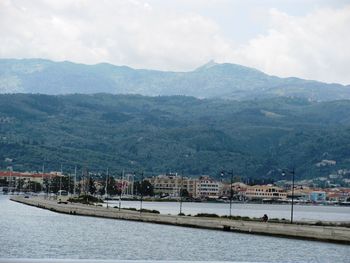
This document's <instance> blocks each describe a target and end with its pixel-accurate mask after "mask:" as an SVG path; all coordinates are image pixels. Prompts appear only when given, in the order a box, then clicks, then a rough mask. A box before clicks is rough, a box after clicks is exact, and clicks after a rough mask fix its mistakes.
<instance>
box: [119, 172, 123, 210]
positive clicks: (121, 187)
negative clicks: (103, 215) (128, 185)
mask: <svg viewBox="0 0 350 263" xmlns="http://www.w3.org/2000/svg"><path fill="white" fill-rule="evenodd" d="M123 174H124V170H123V171H122V172H121V173H120V189H119V211H120V209H121V206H122V191H123V186H124V184H123V177H124V176H123Z"/></svg>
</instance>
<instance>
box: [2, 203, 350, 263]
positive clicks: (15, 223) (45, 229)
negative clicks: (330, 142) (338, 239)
mask: <svg viewBox="0 0 350 263" xmlns="http://www.w3.org/2000/svg"><path fill="white" fill-rule="evenodd" d="M0 208H1V221H0V229H1V231H0V244H1V245H0V257H1V258H70V259H84V258H85V259H115V260H118V259H119V260H127V259H132V260H138V259H139V260H198V261H199V260H204V261H207V260H211V261H214V260H218V261H250V262H252V261H253V262H254V261H256V262H262V261H264V262H281V261H283V262H348V259H349V258H350V250H349V246H345V245H337V244H328V243H322V242H315V241H303V240H294V239H286V238H276V237H267V236H256V235H249V234H239V233H230V232H223V231H213V230H203V229H192V228H184V227H176V226H165V225H157V224H148V223H141V222H129V221H120V220H112V219H101V218H93V217H82V216H71V215H65V214H58V213H53V212H50V211H48V210H42V209H38V208H35V207H31V206H26V205H22V204H19V203H15V202H11V201H9V200H8V199H7V198H6V197H0Z"/></svg>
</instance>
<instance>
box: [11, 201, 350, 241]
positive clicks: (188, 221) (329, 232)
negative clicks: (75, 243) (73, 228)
mask: <svg viewBox="0 0 350 263" xmlns="http://www.w3.org/2000/svg"><path fill="white" fill-rule="evenodd" d="M11 200H13V201H16V202H20V203H23V204H27V205H32V206H36V207H40V208H43V209H48V210H51V211H55V212H60V213H66V214H72V215H84V216H95V217H104V218H113V219H122V220H130V221H141V222H148V223H158V224H167V225H176V226H184V227H195V228H205V229H216V230H225V231H235V232H243V233H250V234H261V235H270V236H284V237H292V238H301V239H315V240H320V241H328V242H337V243H344V244H350V228H346V227H331V226H316V225H312V226H311V225H301V224H286V223H264V222H252V221H242V220H229V219H225V218H204V217H190V216H174V215H159V214H152V213H140V212H136V211H128V210H121V211H119V210H118V209H115V208H109V209H108V208H105V207H96V206H88V205H82V204H57V202H56V201H53V200H47V199H43V198H38V197H33V198H24V197H23V196H14V197H12V198H11Z"/></svg>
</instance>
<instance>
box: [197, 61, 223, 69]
mask: <svg viewBox="0 0 350 263" xmlns="http://www.w3.org/2000/svg"><path fill="white" fill-rule="evenodd" d="M217 65H219V63H216V62H215V61H214V60H213V59H212V60H210V61H209V62H207V63H205V64H204V65H203V66H200V67H199V68H197V69H196V70H195V71H197V70H203V69H209V68H212V67H214V66H217Z"/></svg>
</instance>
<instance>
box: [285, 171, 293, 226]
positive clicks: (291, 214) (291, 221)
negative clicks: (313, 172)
mask: <svg viewBox="0 0 350 263" xmlns="http://www.w3.org/2000/svg"><path fill="white" fill-rule="evenodd" d="M287 174H289V175H292V207H291V211H290V223H291V224H293V212H294V211H293V210H294V177H295V169H294V167H293V169H292V170H288V169H285V170H282V176H286V175H287Z"/></svg>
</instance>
